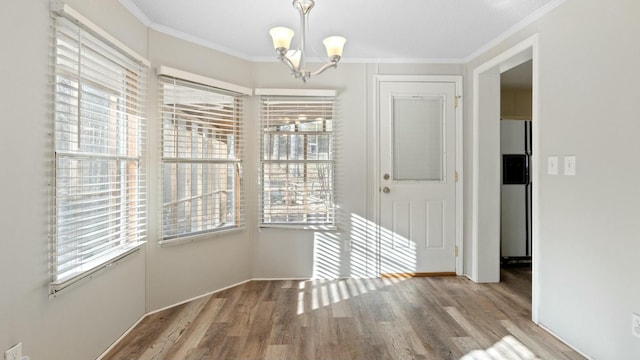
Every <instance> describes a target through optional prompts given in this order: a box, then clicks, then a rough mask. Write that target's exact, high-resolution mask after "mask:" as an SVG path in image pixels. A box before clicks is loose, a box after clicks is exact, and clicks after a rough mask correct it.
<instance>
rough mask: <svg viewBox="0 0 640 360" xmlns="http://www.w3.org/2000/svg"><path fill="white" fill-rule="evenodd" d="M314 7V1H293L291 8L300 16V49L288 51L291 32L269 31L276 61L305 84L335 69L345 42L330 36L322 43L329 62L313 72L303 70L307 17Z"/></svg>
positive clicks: (345, 40)
mask: <svg viewBox="0 0 640 360" xmlns="http://www.w3.org/2000/svg"><path fill="white" fill-rule="evenodd" d="M314 5H315V2H314V0H293V7H294V8H295V9H296V10H298V12H299V14H300V26H301V28H302V29H301V31H302V37H301V39H300V47H299V48H298V49H296V50H289V48H290V46H291V39H292V38H293V36H294V32H293V30H291V29H289V28H286V27H274V28H272V29H271V30H270V31H269V34H270V35H271V38H272V40H273V47H274V48H275V50H276V54H277V56H278V60H280V61H282V62H283V63H285V64H286V65H287V66H288V67H289V69H291V74H292V75H293V76H294V77H295V78H296V79H301V80H302V81H303V82H307V80H309V78H310V77H311V76H315V75H318V74H321V73H322V72H324V71H325V70H327V69H329V68H332V67H333V68H335V67H337V66H338V61H340V59H341V58H342V51H343V49H344V44H345V43H346V42H347V39H345V38H344V37H342V36H330V37H328V38H326V39H324V40H323V41H322V43H323V44H324V46H325V48H326V50H327V56H328V57H329V62H328V63H326V64H324V65H323V66H321V67H320V68H319V69H318V70H316V71H314V72H311V71H309V70H307V69H306V68H305V65H306V61H305V41H306V35H307V27H308V22H309V19H308V16H309V12H310V11H311V9H312V8H313V6H314Z"/></svg>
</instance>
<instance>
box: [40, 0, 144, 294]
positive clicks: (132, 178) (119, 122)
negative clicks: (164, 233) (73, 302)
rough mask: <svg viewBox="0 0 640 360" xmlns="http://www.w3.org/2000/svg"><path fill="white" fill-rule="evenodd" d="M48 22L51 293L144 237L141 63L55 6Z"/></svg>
mask: <svg viewBox="0 0 640 360" xmlns="http://www.w3.org/2000/svg"><path fill="white" fill-rule="evenodd" d="M65 9H68V8H67V7H65ZM53 21H54V36H53V43H52V44H53V56H52V62H53V69H54V70H53V72H54V74H53V83H54V84H53V91H54V95H53V102H54V106H53V116H54V132H53V134H54V135H53V142H54V149H53V150H54V159H53V161H54V170H55V174H54V179H53V181H54V182H53V194H52V195H53V202H52V204H53V207H52V226H51V235H50V238H51V247H50V259H51V261H50V262H51V266H50V267H51V277H52V282H51V293H52V294H55V293H56V292H57V291H59V290H61V289H63V288H65V287H66V286H68V285H70V284H72V283H74V282H75V281H77V280H79V279H81V278H83V277H86V276H88V275H90V274H91V273H93V272H95V271H97V270H99V269H101V268H103V267H105V266H107V265H109V264H111V263H113V262H114V261H116V260H118V259H120V258H122V257H123V256H125V255H127V254H129V253H131V252H133V251H134V250H135V249H137V247H138V246H139V245H140V244H142V243H143V242H144V240H145V237H146V224H147V221H146V220H147V210H146V180H145V172H144V169H143V166H142V155H143V149H144V146H145V135H146V129H145V120H144V106H143V105H144V96H145V93H146V83H147V77H146V73H147V66H146V64H144V63H142V62H141V61H140V60H139V59H138V60H136V58H137V57H134V56H131V55H130V54H128V53H127V52H126V51H123V50H122V49H120V48H119V47H117V46H115V45H114V44H113V43H111V42H109V41H107V40H106V39H105V38H103V37H101V36H99V35H97V34H98V33H100V32H99V31H95V28H94V27H91V28H88V27H86V26H84V24H82V23H81V22H79V21H77V19H73V21H71V20H69V19H67V18H66V17H63V16H58V15H55V13H54V15H53Z"/></svg>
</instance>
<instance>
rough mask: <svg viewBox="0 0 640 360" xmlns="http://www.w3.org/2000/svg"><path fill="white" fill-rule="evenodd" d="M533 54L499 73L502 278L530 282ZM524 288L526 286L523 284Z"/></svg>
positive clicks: (508, 280) (525, 292) (513, 281)
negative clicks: (531, 56) (522, 61)
mask: <svg viewBox="0 0 640 360" xmlns="http://www.w3.org/2000/svg"><path fill="white" fill-rule="evenodd" d="M532 63H533V61H532V60H529V61H526V62H524V63H522V64H520V65H518V66H516V67H514V68H512V69H510V70H507V71H505V72H503V73H501V74H500V156H501V163H500V174H501V176H500V179H501V184H500V267H501V271H500V281H501V282H506V283H507V285H511V284H519V283H522V282H524V283H525V284H529V289H528V291H521V292H522V293H524V294H528V299H527V300H528V301H530V300H531V288H530V285H531V256H532V240H533V238H532V234H531V225H532V199H533V184H532V181H531V173H532V168H533V165H532V162H531V157H532V150H533V148H532V144H533V142H532V140H533V139H532V137H533V136H532V123H531V115H532V111H531V105H532V101H533V96H532V94H533V92H532V86H533V84H532V82H533V81H532V80H533V75H532V70H533V67H532ZM525 290H526V289H525Z"/></svg>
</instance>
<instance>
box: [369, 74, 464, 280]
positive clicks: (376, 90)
mask: <svg viewBox="0 0 640 360" xmlns="http://www.w3.org/2000/svg"><path fill="white" fill-rule="evenodd" d="M383 82H440V83H443V82H446V83H453V84H455V89H456V90H455V91H456V93H455V96H456V101H457V106H456V109H455V117H456V119H455V121H456V124H455V125H456V159H455V163H456V165H455V169H456V173H457V176H458V181H457V182H456V191H455V193H456V202H455V204H456V221H455V229H456V230H455V231H456V235H455V238H456V239H455V244H456V247H457V254H458V256H456V274H458V275H462V271H463V260H464V259H463V257H462V254H463V249H462V246H463V244H462V234H463V232H462V231H463V228H462V226H463V224H464V222H463V211H462V210H463V206H464V203H463V192H462V189H463V184H464V183H463V179H464V176H463V171H462V156H463V154H462V149H463V146H462V139H463V136H462V134H463V131H462V109H463V102H462V76H461V75H374V87H373V104H374V106H373V115H374V116H373V118H374V124H373V126H374V132H373V133H374V139H373V144H374V148H375V151H374V154H373V179H374V180H373V189H374V195H373V201H374V204H375V205H374V218H375V221H376V224H378V226H377V227H378V228H379V227H380V226H379V224H380V217H381V209H380V206H381V205H380V200H381V196H380V191H379V189H380V184H381V180H380V174H381V173H380V146H379V144H380V107H379V104H380V102H379V100H380V99H379V96H380V84H381V83H383ZM380 241H381V234H380V231H379V230H378V231H377V233H376V244H377V248H378V251H376V253H377V254H378V258H377V259H376V272H377V273H378V275H379V274H380V264H381V257H380V256H381V254H380V251H379V250H380Z"/></svg>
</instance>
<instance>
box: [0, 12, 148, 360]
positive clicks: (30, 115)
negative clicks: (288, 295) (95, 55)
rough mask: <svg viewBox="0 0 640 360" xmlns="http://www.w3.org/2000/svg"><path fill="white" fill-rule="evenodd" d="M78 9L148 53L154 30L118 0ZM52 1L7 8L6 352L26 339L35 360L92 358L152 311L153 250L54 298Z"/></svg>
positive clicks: (1, 26) (2, 225) (0, 209)
mask: <svg viewBox="0 0 640 360" xmlns="http://www.w3.org/2000/svg"><path fill="white" fill-rule="evenodd" d="M69 4H70V5H72V6H74V7H75V8H76V9H77V10H79V11H82V12H83V13H84V14H85V15H86V16H87V17H89V18H91V19H93V20H94V22H95V23H97V24H98V25H99V26H101V27H103V28H104V29H106V30H107V31H109V32H111V33H112V34H114V35H115V36H117V37H118V38H120V39H121V40H122V41H123V42H125V43H126V44H127V45H128V46H129V47H131V48H133V49H135V50H136V51H138V52H139V53H141V54H143V55H144V54H145V52H146V28H145V27H144V26H142V25H141V24H140V23H139V22H138V21H137V20H136V19H135V18H134V17H133V16H131V15H130V14H129V13H128V12H127V11H126V10H124V9H123V8H121V7H120V5H119V4H118V3H117V2H115V1H111V0H94V1H91V2H87V1H82V0H74V1H69ZM49 27H50V21H49V1H48V0H31V1H18V0H13V1H6V2H3V9H2V11H1V12H0V43H1V44H2V46H3V51H2V56H1V57H0V78H2V84H3V85H2V86H0V99H1V100H0V118H1V121H0V151H2V153H3V154H4V156H3V162H2V166H3V170H2V171H1V172H0V188H1V189H2V197H1V198H2V205H1V206H0V229H1V230H2V236H0V248H1V249H2V250H1V251H0V284H1V285H0V286H1V287H0V354H3V353H4V350H6V349H7V348H9V346H12V345H14V344H15V343H17V342H18V341H22V342H23V345H24V352H25V354H27V355H31V358H32V359H33V360H41V359H42V360H44V359H71V360H75V359H78V360H81V359H91V358H95V357H96V356H97V355H98V354H100V352H101V351H102V350H104V349H106V348H107V347H108V346H109V345H110V344H111V343H112V342H113V341H114V339H116V338H117V337H118V336H120V334H122V332H123V331H125V330H126V329H127V328H128V327H129V326H131V324H132V323H133V322H134V321H136V320H137V319H138V318H139V317H140V316H141V315H142V314H144V312H145V289H144V286H145V268H144V267H145V262H144V259H145V252H144V249H143V251H142V252H141V253H138V254H135V255H132V256H130V257H129V258H127V259H126V260H124V261H122V262H120V263H119V264H118V265H117V266H113V267H111V268H110V269H109V270H107V271H105V272H102V273H101V274H98V275H96V276H95V278H94V279H93V280H91V281H85V282H83V283H82V284H79V285H78V286H77V287H75V288H71V289H67V290H65V291H64V293H63V294H61V295H60V296H59V297H57V298H55V299H52V300H49V298H48V282H49V274H48V260H49V259H48V256H47V249H48V238H47V236H48V209H49V199H48V186H47V182H48V180H49V174H50V173H49V169H50V168H51V167H50V153H51V150H52V148H51V141H50V138H49V133H50V131H51V129H52V126H51V116H50V111H49V106H50V101H49V93H50V92H51V90H50V85H49V82H48V81H49V75H50V72H49V40H50V36H51V33H50V28H49Z"/></svg>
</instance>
